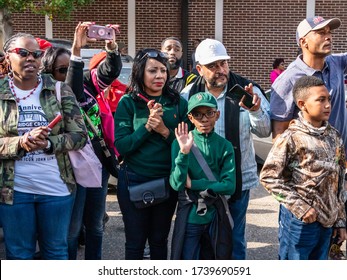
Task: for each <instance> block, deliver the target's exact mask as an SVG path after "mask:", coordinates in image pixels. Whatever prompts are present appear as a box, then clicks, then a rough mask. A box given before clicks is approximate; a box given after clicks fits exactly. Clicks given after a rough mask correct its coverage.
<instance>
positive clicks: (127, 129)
mask: <svg viewBox="0 0 347 280" xmlns="http://www.w3.org/2000/svg"><path fill="white" fill-rule="evenodd" d="M169 77H170V73H169V68H168V59H167V57H166V55H165V54H164V53H161V52H159V51H157V50H155V49H144V50H140V51H139V52H138V53H137V54H136V56H135V59H134V64H133V68H132V74H131V81H130V85H129V88H128V89H127V92H126V94H125V95H124V96H123V97H122V99H121V100H120V102H119V104H118V108H117V111H116V113H115V139H116V140H115V145H116V148H117V150H118V152H119V153H120V154H121V156H122V158H123V162H122V164H121V168H120V171H119V175H118V185H117V196H118V202H119V206H120V209H121V211H122V214H123V222H124V226H125V238H126V243H125V258H126V259H133V260H135V259H142V258H143V251H144V247H145V243H146V240H147V239H148V243H149V246H150V252H151V259H152V260H154V259H155V260H160V259H167V257H168V256H167V239H168V235H169V231H170V227H171V221H172V216H173V214H174V211H175V207H176V202H177V193H176V192H175V191H173V190H172V189H171V188H170V198H169V199H168V200H166V201H164V202H162V203H159V204H157V205H153V206H149V207H147V208H142V209H140V208H136V207H135V205H134V203H133V202H132V201H131V200H130V195H129V191H128V187H129V186H131V187H134V188H135V187H136V186H134V185H137V184H141V183H144V182H149V181H152V180H154V179H158V178H163V177H169V176H170V170H171V155H170V153H171V143H172V142H173V140H174V139H175V133H174V130H175V128H176V127H177V125H178V123H179V122H181V121H186V120H187V117H186V115H187V114H186V113H187V101H185V100H184V99H183V98H181V97H180V94H179V93H178V92H176V91H175V90H173V89H171V88H170V87H169V84H168V83H169Z"/></svg>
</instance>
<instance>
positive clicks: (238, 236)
mask: <svg viewBox="0 0 347 280" xmlns="http://www.w3.org/2000/svg"><path fill="white" fill-rule="evenodd" d="M195 59H196V62H197V65H196V69H197V71H198V72H199V74H200V77H198V78H197V79H196V80H195V82H194V83H193V84H191V85H189V86H187V87H186V88H184V89H183V90H182V92H181V94H182V95H183V97H184V98H186V99H187V100H188V99H189V97H190V96H192V95H194V94H196V93H198V92H205V91H206V92H208V93H210V94H211V95H213V96H214V97H215V98H216V99H217V103H218V108H219V109H220V118H219V120H218V121H217V122H216V125H215V132H216V133H217V134H219V135H220V136H222V137H224V138H226V139H227V140H229V141H230V142H231V143H232V144H233V146H234V149H235V162H236V190H235V193H234V195H233V196H232V197H231V198H230V199H229V207H230V212H231V215H232V217H233V220H234V228H233V235H232V238H233V253H232V258H233V259H237V260H242V259H246V248H247V245H246V239H245V228H246V212H247V208H248V202H249V193H250V189H252V188H255V187H257V186H258V185H259V179H258V175H257V163H256V161H255V152H254V147H253V139H252V133H254V134H256V135H257V136H259V137H267V136H269V135H270V133H271V124H270V115H269V113H268V111H269V105H268V103H267V101H266V98H265V96H264V95H263V93H262V90H261V89H260V87H259V86H258V85H256V84H255V83H254V82H252V81H250V80H248V79H246V78H244V77H242V76H240V75H237V74H235V73H233V72H232V71H230V69H229V65H228V60H229V59H230V56H229V55H228V54H227V51H226V49H225V47H224V45H223V44H222V43H221V42H219V41H217V40H214V39H205V40H203V41H202V42H201V43H200V44H199V45H198V47H197V48H196V51H195ZM235 84H239V85H240V86H241V87H243V88H245V90H246V91H248V92H249V93H250V94H251V95H252V96H253V101H252V103H253V106H251V107H250V108H248V107H246V106H245V105H244V104H243V102H242V101H241V102H240V100H239V99H238V98H237V97H236V95H235V94H233V93H232V92H230V89H231V88H232V87H233V86H234V85H235ZM206 118H207V117H206V116H205V117H204V119H206Z"/></svg>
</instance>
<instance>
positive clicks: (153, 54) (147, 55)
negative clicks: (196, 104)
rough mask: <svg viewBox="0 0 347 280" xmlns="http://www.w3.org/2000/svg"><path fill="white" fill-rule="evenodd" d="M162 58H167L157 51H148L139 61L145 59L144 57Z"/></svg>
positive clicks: (165, 54) (164, 54)
mask: <svg viewBox="0 0 347 280" xmlns="http://www.w3.org/2000/svg"><path fill="white" fill-rule="evenodd" d="M158 56H160V57H162V58H167V53H163V52H158V51H150V52H146V53H145V54H144V55H143V56H142V57H141V58H140V60H139V61H141V60H142V59H144V58H146V57H151V58H155V57H158Z"/></svg>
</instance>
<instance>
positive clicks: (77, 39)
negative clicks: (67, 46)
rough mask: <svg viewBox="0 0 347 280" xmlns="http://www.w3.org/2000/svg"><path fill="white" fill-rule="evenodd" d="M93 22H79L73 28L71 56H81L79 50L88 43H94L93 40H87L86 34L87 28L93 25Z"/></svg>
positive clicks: (94, 40)
mask: <svg viewBox="0 0 347 280" xmlns="http://www.w3.org/2000/svg"><path fill="white" fill-rule="evenodd" d="M93 24H94V22H79V23H78V24H77V26H76V28H75V34H74V40H73V44H72V48H71V51H72V54H73V55H75V56H81V49H82V48H83V47H84V46H85V45H86V44H87V43H88V42H96V39H95V38H88V36H87V32H88V28H89V26H91V25H93Z"/></svg>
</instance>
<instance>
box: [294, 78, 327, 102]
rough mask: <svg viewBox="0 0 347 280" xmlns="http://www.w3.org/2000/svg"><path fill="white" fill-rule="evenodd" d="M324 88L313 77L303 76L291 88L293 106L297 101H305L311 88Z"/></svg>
mask: <svg viewBox="0 0 347 280" xmlns="http://www.w3.org/2000/svg"><path fill="white" fill-rule="evenodd" d="M320 86H325V84H324V82H323V81H322V80H321V79H319V78H317V77H315V76H304V77H301V78H299V79H298V80H297V81H296V82H295V84H294V87H293V97H294V101H295V104H296V105H298V104H297V101H298V99H304V100H305V99H306V98H307V95H308V93H309V91H308V90H309V89H310V88H311V87H320Z"/></svg>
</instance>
